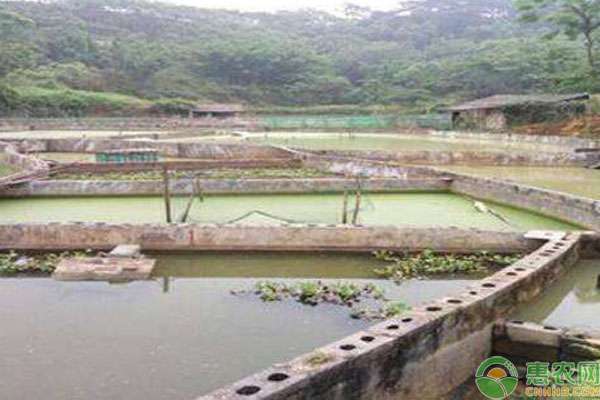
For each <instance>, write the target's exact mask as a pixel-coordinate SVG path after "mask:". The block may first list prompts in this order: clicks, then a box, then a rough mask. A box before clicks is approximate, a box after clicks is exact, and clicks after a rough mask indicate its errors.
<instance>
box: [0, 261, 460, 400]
mask: <svg viewBox="0 0 600 400" xmlns="http://www.w3.org/2000/svg"><path fill="white" fill-rule="evenodd" d="M381 265H382V262H380V261H377V260H375V259H374V258H372V257H370V256H349V255H332V254H329V255H322V254H312V255H306V254H304V255H302V254H244V255H239V254H238V255H218V254H207V255H198V254H196V255H191V254H183V255H171V256H160V257H159V265H158V267H157V270H156V274H155V277H154V280H151V281H144V282H136V283H130V284H121V285H109V284H106V283H76V282H69V283H66V282H56V281H54V280H52V279H49V278H4V279H0V302H1V303H2V305H3V307H1V308H0V321H1V322H2V329H1V330H0V360H2V362H1V363H0V377H1V378H0V393H2V398H6V399H10V400H32V399H45V400H65V399H69V400H90V399H94V400H114V399H127V400H167V399H168V400H191V399H194V398H196V397H197V396H199V395H201V394H205V393H207V392H209V391H211V390H214V389H216V388H218V387H220V386H222V385H225V384H228V383H231V382H234V381H236V380H238V379H240V378H242V377H244V376H246V375H248V374H252V373H254V372H257V371H259V370H261V369H263V368H266V367H268V366H270V365H272V364H273V363H277V362H283V361H286V360H289V359H291V358H294V357H296V356H299V355H300V354H303V353H305V352H309V351H311V350H312V349H314V348H316V347H319V346H322V345H325V344H327V343H330V342H332V341H335V340H339V339H341V338H343V337H345V336H347V335H350V334H353V333H355V332H356V331H358V330H361V329H364V328H366V327H368V326H369V325H370V324H371V323H368V322H364V321H357V320H353V319H351V318H350V317H349V309H348V308H344V307H336V306H327V305H319V306H317V307H310V306H304V305H301V304H298V303H295V302H293V301H291V302H288V301H284V302H277V303H263V302H262V301H260V300H259V299H257V298H256V297H254V296H253V295H241V296H234V295H232V294H231V293H230V291H231V290H240V289H250V288H252V287H253V285H254V284H255V283H256V282H257V281H258V280H259V279H265V278H273V279H275V280H277V281H282V282H287V283H295V282H298V279H299V278H302V279H303V280H305V279H306V278H307V277H310V278H320V279H323V280H324V281H325V282H341V281H343V282H354V283H375V284H377V285H378V286H380V287H382V288H384V289H385V290H386V295H387V296H388V297H389V298H390V299H392V300H401V301H405V302H406V303H408V304H411V305H416V304H418V303H421V302H424V301H428V300H431V299H434V298H438V297H440V296H445V295H451V294H453V293H456V292H458V291H460V290H461V289H463V288H465V287H466V286H468V285H469V284H471V283H472V281H470V280H467V279H466V278H462V279H456V278H449V279H446V280H444V279H443V278H440V279H435V280H425V281H422V280H414V281H407V282H405V283H404V284H402V285H396V284H394V283H392V282H389V281H382V280H377V279H376V277H375V275H374V274H373V272H372V269H373V268H375V267H378V266H381Z"/></svg>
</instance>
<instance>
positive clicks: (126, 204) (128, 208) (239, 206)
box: [0, 193, 577, 231]
mask: <svg viewBox="0 0 600 400" xmlns="http://www.w3.org/2000/svg"><path fill="white" fill-rule="evenodd" d="M353 202H354V198H353V197H351V198H350V205H351V207H350V208H351V209H352V208H353V207H354V203H353ZM186 203H187V198H183V197H179V198H175V199H173V215H174V216H177V215H180V214H181V213H183V211H184V209H185V205H186ZM487 205H488V206H489V207H490V208H491V209H493V210H494V211H496V212H497V213H499V214H500V215H502V216H503V217H504V218H505V219H507V220H508V221H509V224H507V223H505V222H503V221H501V220H500V219H498V218H497V217H494V216H493V215H491V214H484V213H481V212H478V211H477V210H476V209H475V207H474V206H473V203H472V201H471V200H469V199H467V198H465V197H461V196H458V195H455V194H450V193H378V194H365V195H363V197H362V201H361V210H360V213H359V222H360V223H361V224H364V225H396V226H415V227H425V226H442V227H449V226H456V227H461V228H480V229H493V230H503V231H522V230H529V229H561V230H565V229H577V228H576V227H575V226H573V225H569V224H567V223H564V222H561V221H558V220H555V219H552V218H547V217H543V216H540V215H537V214H534V213H530V212H526V211H523V210H519V209H515V208H511V207H505V206H500V205H494V204H491V203H487ZM342 207H343V196H342V195H341V194H293V195H226V196H207V197H206V198H205V201H204V202H203V203H198V202H196V203H195V204H194V206H193V208H192V212H191V214H190V216H191V221H192V222H197V223H219V224H222V223H227V222H231V221H237V223H244V224H267V225H273V224H282V223H286V222H298V223H323V224H338V223H340V222H341V218H342V217H341V214H342ZM256 211H258V212H260V213H256ZM164 213H165V206H164V202H163V199H162V198H161V197H80V198H79V197H69V198H26V199H3V200H0V223H18V222H43V223H46V222H91V221H98V222H112V223H162V222H164V221H165V216H164ZM261 213H267V214H268V215H269V216H265V215H263V214H261ZM245 215H246V216H247V218H242V217H244V216H245ZM240 218H242V219H240Z"/></svg>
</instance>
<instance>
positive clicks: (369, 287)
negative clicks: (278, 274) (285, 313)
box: [232, 281, 409, 320]
mask: <svg viewBox="0 0 600 400" xmlns="http://www.w3.org/2000/svg"><path fill="white" fill-rule="evenodd" d="M245 293H248V292H247V291H232V294H234V295H240V294H245ZM253 293H254V294H255V295H256V296H258V297H259V298H260V299H261V300H262V301H264V302H275V301H283V300H286V299H294V300H296V301H297V302H299V303H301V304H305V305H311V306H316V305H318V304H322V303H324V304H333V305H339V306H345V307H351V308H353V310H352V313H351V316H352V317H353V318H357V319H366V320H375V319H384V318H390V317H393V316H396V315H398V314H400V313H402V312H405V311H407V310H408V309H409V307H408V306H407V305H406V304H404V303H401V302H389V300H387V299H386V298H385V293H384V291H383V290H382V289H381V288H379V287H377V286H376V285H374V284H372V283H368V284H365V285H358V284H355V283H350V282H339V283H333V284H327V283H324V282H321V281H305V282H299V283H296V284H293V285H292V284H286V283H282V282H272V281H261V282H258V283H257V284H256V285H255V287H254V290H253ZM363 300H370V302H371V303H375V305H376V306H375V307H371V306H362V307H361V308H357V305H358V304H359V303H361V302H362V301H363Z"/></svg>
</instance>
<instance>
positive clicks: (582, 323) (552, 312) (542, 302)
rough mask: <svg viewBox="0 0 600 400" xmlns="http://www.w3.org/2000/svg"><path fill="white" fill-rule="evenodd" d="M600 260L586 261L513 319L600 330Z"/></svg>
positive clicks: (522, 309) (523, 308)
mask: <svg viewBox="0 0 600 400" xmlns="http://www.w3.org/2000/svg"><path fill="white" fill-rule="evenodd" d="M598 275H600V260H584V261H582V262H580V263H579V264H578V265H577V266H576V267H575V268H574V269H573V270H572V271H570V272H569V273H568V274H567V275H566V276H564V277H563V278H561V279H560V281H559V282H557V283H555V284H554V285H552V286H550V287H548V288H546V290H545V291H544V293H543V294H542V296H541V297H540V298H539V300H537V301H535V302H532V303H530V304H527V305H524V306H523V307H522V308H521V309H520V310H519V311H518V312H517V313H515V315H514V316H513V318H515V319H520V320H524V321H532V322H538V323H543V324H547V325H551V326H557V327H577V328H584V329H600V318H599V317H598V316H599V315H600V289H597V288H596V282H597V280H598Z"/></svg>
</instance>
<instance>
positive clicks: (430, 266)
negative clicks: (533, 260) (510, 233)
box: [374, 250, 521, 281]
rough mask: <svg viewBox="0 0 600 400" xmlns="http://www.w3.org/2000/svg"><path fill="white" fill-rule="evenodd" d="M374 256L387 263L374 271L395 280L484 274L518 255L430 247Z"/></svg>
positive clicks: (508, 262) (514, 260) (518, 256)
mask: <svg viewBox="0 0 600 400" xmlns="http://www.w3.org/2000/svg"><path fill="white" fill-rule="evenodd" d="M374 256H375V257H376V258H377V259H379V260H382V261H387V262H390V264H389V265H386V266H385V267H383V268H378V269H376V270H375V273H376V274H377V275H379V276H380V277H383V278H386V279H392V280H394V281H402V280H404V279H409V278H422V277H427V276H430V275H441V274H474V273H484V272H487V271H489V270H490V269H492V268H502V267H506V266H509V265H511V264H513V263H514V262H516V261H517V260H519V258H521V256H520V255H500V254H490V253H487V252H480V253H477V254H469V255H452V254H436V253H434V252H433V251H431V250H425V251H423V252H422V253H419V254H412V255H411V254H402V255H399V254H396V253H392V252H389V251H378V252H375V253H374Z"/></svg>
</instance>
